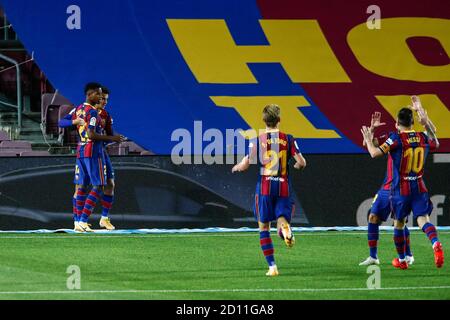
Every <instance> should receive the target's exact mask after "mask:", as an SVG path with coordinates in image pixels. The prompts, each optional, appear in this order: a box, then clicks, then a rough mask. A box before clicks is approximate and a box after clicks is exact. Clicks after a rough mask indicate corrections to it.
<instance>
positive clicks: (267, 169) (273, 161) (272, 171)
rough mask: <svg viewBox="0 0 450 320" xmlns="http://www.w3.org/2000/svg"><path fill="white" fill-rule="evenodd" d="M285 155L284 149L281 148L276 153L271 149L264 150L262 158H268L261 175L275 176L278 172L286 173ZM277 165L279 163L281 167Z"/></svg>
mask: <svg viewBox="0 0 450 320" xmlns="http://www.w3.org/2000/svg"><path fill="white" fill-rule="evenodd" d="M286 155H287V151H286V150H281V151H280V152H278V153H276V152H275V151H273V150H267V151H266V152H264V160H269V162H267V163H266V164H265V165H264V174H263V175H265V176H276V175H279V174H280V173H281V175H282V176H284V175H286V162H287V159H286V158H287V157H286ZM280 160H281V163H280ZM279 165H281V168H280V167H278V166H279ZM280 169H281V170H280Z"/></svg>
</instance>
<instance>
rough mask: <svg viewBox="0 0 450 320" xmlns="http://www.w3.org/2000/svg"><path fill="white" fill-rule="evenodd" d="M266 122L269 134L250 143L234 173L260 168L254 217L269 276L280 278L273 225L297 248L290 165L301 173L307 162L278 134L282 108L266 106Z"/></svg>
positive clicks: (290, 140)
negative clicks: (292, 225) (275, 253)
mask: <svg viewBox="0 0 450 320" xmlns="http://www.w3.org/2000/svg"><path fill="white" fill-rule="evenodd" d="M263 120H264V122H265V124H266V130H265V131H264V133H262V134H260V135H259V137H258V138H256V139H255V141H253V142H251V143H250V146H249V152H248V154H247V155H246V156H245V157H244V158H243V159H242V161H241V162H240V163H239V164H237V165H235V166H234V167H233V169H232V172H236V171H245V170H247V169H248V167H249V166H250V164H251V163H257V164H258V165H259V166H260V173H259V178H258V183H257V184H256V192H255V204H254V214H255V218H256V220H257V221H258V226H259V230H260V245H261V249H262V251H263V254H264V256H265V258H266V261H267V263H268V265H269V271H268V272H267V273H266V275H267V276H277V275H278V269H277V266H276V264H275V258H274V249H273V244H272V239H271V237H270V224H271V222H272V221H277V229H278V231H279V232H278V233H279V234H280V235H281V236H282V238H283V239H284V241H285V243H286V245H287V246H288V247H292V246H293V245H294V243H295V238H294V234H293V233H292V230H291V226H290V221H291V216H292V210H293V204H292V198H291V192H292V190H291V189H292V188H291V183H290V176H289V167H288V164H289V162H290V160H291V159H294V160H295V164H294V168H296V169H302V168H304V167H305V166H306V160H305V159H304V158H303V156H302V154H301V153H300V151H299V149H298V146H297V143H296V142H295V140H294V138H293V137H292V136H291V135H288V134H286V133H283V132H281V131H279V130H278V124H279V122H280V107H278V106H277V105H273V104H271V105H268V106H266V107H265V108H264V110H263Z"/></svg>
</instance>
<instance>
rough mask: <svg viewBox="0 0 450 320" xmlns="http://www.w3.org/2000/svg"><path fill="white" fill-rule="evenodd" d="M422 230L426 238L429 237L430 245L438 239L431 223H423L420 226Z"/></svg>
mask: <svg viewBox="0 0 450 320" xmlns="http://www.w3.org/2000/svg"><path fill="white" fill-rule="evenodd" d="M422 231H423V232H425V234H426V235H427V237H428V239H430V241H431V244H432V245H434V244H435V243H436V242H437V241H439V239H438V236H437V231H436V228H435V227H434V225H433V224H432V223H429V222H427V223H425V224H424V226H423V227H422Z"/></svg>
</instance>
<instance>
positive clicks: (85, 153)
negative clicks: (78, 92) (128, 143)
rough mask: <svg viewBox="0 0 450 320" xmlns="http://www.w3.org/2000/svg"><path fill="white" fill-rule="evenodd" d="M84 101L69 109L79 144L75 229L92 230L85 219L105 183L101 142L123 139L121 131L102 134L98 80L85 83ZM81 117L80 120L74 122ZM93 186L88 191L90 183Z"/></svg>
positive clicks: (76, 167) (76, 173) (92, 208)
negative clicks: (98, 107)
mask: <svg viewBox="0 0 450 320" xmlns="http://www.w3.org/2000/svg"><path fill="white" fill-rule="evenodd" d="M84 92H85V95H86V102H85V103H83V104H82V105H80V106H78V107H77V108H76V110H75V111H74V112H72V119H73V120H72V124H77V132H78V141H79V142H78V146H77V163H76V166H75V180H74V183H75V184H76V213H77V217H76V218H75V219H76V220H75V230H76V231H81V232H86V231H92V230H91V228H90V227H89V225H88V223H87V222H88V219H89V216H90V215H91V213H92V211H93V210H94V208H95V205H96V203H97V201H98V199H99V198H100V197H101V196H102V192H103V186H104V185H106V180H105V175H106V171H107V170H106V164H105V160H104V152H103V142H105V141H115V142H121V141H123V137H122V136H120V135H115V136H107V135H103V134H102V130H103V128H102V127H101V119H100V117H99V116H98V112H97V110H96V108H95V107H94V106H95V105H97V104H99V103H100V102H101V100H102V89H101V85H100V84H98V83H88V84H87V85H86V86H85V91H84ZM78 118H81V119H83V121H78V122H77V123H75V122H76V119H78ZM90 184H92V186H93V187H92V189H91V191H90V192H89V194H87V189H88V187H89V185H90Z"/></svg>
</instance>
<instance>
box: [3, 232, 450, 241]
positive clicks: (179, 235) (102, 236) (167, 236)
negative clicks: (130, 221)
mask: <svg viewBox="0 0 450 320" xmlns="http://www.w3.org/2000/svg"><path fill="white" fill-rule="evenodd" d="M421 233H422V232H418V231H417V232H415V231H412V232H411V234H421ZM294 234H295V235H297V236H299V237H303V236H322V237H323V236H325V237H328V236H354V235H367V232H352V231H336V232H333V233H316V232H294ZM439 234H450V232H449V231H440V232H439ZM257 235H258V233H257V232H249V233H245V234H236V233H231V234H229V233H221V234H181V233H172V234H135V235H131V234H130V235H119V234H118V235H105V234H89V235H87V234H75V233H74V234H70V235H61V236H47V235H46V234H41V235H39V234H36V235H34V236H29V235H27V236H19V235H17V236H2V235H1V234H0V240H2V239H77V238H91V239H104V238H172V237H174V236H175V237H180V238H182V237H188V238H208V237H219V238H220V237H233V238H234V237H255V236H257ZM273 235H275V232H274V233H273ZM380 235H392V232H390V231H382V232H380Z"/></svg>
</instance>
